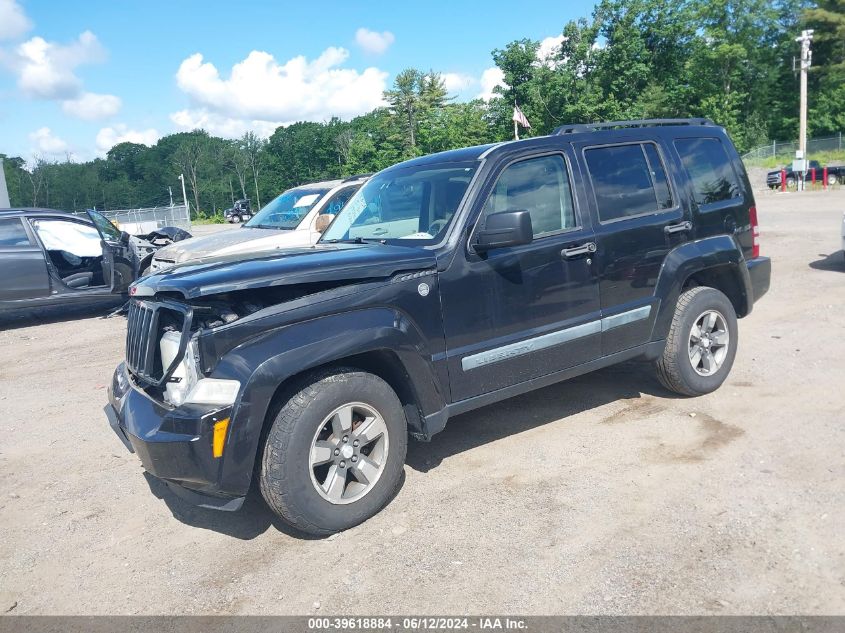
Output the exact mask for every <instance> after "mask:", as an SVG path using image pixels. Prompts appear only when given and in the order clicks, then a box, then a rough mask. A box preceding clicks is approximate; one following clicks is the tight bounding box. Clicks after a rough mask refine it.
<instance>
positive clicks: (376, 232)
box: [373, 229, 387, 235]
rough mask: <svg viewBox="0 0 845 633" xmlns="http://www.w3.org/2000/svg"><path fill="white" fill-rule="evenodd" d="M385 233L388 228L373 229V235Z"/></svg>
mask: <svg viewBox="0 0 845 633" xmlns="http://www.w3.org/2000/svg"><path fill="white" fill-rule="evenodd" d="M385 233H387V229H376V230H375V231H373V235H384V234H385Z"/></svg>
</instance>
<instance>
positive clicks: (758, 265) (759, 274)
mask: <svg viewBox="0 0 845 633" xmlns="http://www.w3.org/2000/svg"><path fill="white" fill-rule="evenodd" d="M746 264H747V266H748V276H749V277H750V278H751V290H752V292H753V293H754V301H755V302H756V301H757V300H759V299H760V297H762V296H763V295H764V294H766V293H767V292H768V291H769V284H770V283H771V278H772V260H771V259H769V258H768V257H755V258H754V259H749V260H748V261H747V262H746Z"/></svg>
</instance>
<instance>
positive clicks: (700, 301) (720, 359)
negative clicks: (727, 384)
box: [657, 286, 738, 396]
mask: <svg viewBox="0 0 845 633" xmlns="http://www.w3.org/2000/svg"><path fill="white" fill-rule="evenodd" d="M737 342H738V328H737V321H736V312H735V311H734V307H733V304H731V302H730V300H729V299H728V298H727V297H726V296H725V295H724V294H723V293H722V292H720V291H718V290H716V289H715V288H708V287H706V286H699V287H697V288H691V289H690V290H687V291H685V292H684V293H682V294H681V296H680V297H679V298H678V304H677V306H676V307H675V315H674V317H673V318H672V326H671V327H670V329H669V336H668V337H667V339H666V348H665V349H664V350H663V355H662V356H661V357H660V358H659V359H658V360H657V378H658V379H659V380H660V382H661V384H662V385H663V386H664V387H666V388H667V389H669V390H670V391H674V392H675V393H679V394H681V395H684V396H701V395H704V394H706V393H710V392H712V391H715V390H716V389H718V388H719V387H720V386H721V385H722V383H723V382H724V381H725V379H726V378H727V377H728V374H729V373H730V371H731V367H732V366H733V362H734V357H735V356H736V348H737Z"/></svg>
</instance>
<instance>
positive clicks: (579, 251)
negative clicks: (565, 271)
mask: <svg viewBox="0 0 845 633" xmlns="http://www.w3.org/2000/svg"><path fill="white" fill-rule="evenodd" d="M595 252H596V243H595V242H587V243H586V244H579V245H578V246H570V247H569V248H564V249H563V250H562V251H561V252H560V254H561V256H562V257H566V258H567V259H569V258H571V257H578V256H579V255H589V254H590V253H595Z"/></svg>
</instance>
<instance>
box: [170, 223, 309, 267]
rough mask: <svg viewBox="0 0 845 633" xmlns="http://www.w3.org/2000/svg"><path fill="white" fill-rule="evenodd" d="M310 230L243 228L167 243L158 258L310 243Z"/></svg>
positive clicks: (189, 257)
mask: <svg viewBox="0 0 845 633" xmlns="http://www.w3.org/2000/svg"><path fill="white" fill-rule="evenodd" d="M311 243H312V242H311V231H283V230H274V229H254V228H250V227H241V228H239V229H235V230H233V231H220V232H218V233H212V234H211V235H203V236H201V237H194V238H191V239H189V240H184V241H180V242H175V243H173V244H171V245H169V246H165V247H164V248H162V249H161V250H159V251H158V253H156V260H158V261H165V262H174V263H177V264H179V263H182V262H186V261H189V260H194V259H199V258H203V257H210V256H214V255H234V254H238V253H260V252H261V251H272V250H275V249H279V248H294V247H299V246H310V245H311Z"/></svg>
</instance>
